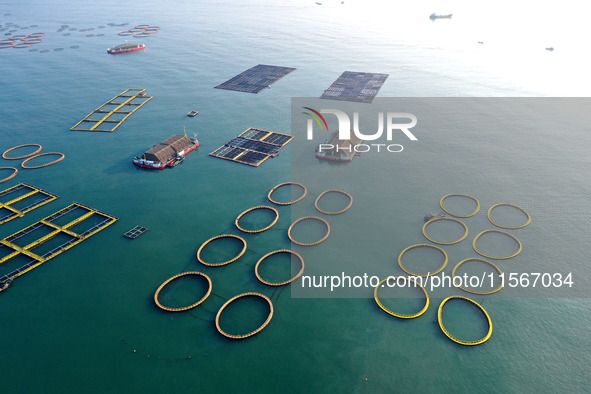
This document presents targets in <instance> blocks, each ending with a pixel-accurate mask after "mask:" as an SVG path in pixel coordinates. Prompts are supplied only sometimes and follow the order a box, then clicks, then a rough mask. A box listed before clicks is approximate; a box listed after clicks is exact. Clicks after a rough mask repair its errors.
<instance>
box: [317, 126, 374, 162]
mask: <svg viewBox="0 0 591 394" xmlns="http://www.w3.org/2000/svg"><path fill="white" fill-rule="evenodd" d="M362 143H363V140H362V139H361V138H359V137H357V136H356V135H355V133H353V131H351V139H348V140H340V139H339V132H338V130H337V131H335V132H334V133H332V134H331V136H330V137H329V138H328V139H327V140H326V142H324V143H323V144H319V145H318V146H317V147H316V157H317V158H319V159H323V160H332V161H352V160H353V159H354V158H355V155H357V154H358V152H357V151H356V149H357V145H359V144H362Z"/></svg>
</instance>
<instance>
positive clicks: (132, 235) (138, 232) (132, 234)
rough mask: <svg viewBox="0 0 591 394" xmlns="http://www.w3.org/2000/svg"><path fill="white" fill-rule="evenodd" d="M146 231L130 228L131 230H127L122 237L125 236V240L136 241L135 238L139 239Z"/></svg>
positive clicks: (137, 227) (140, 228)
mask: <svg viewBox="0 0 591 394" xmlns="http://www.w3.org/2000/svg"><path fill="white" fill-rule="evenodd" d="M146 231H148V229H147V228H145V227H142V226H135V227H134V228H132V229H131V230H129V231H128V232H126V233H125V234H123V235H124V236H126V237H127V238H131V239H136V238H137V237H139V236H140V235H142V234H143V233H145V232H146Z"/></svg>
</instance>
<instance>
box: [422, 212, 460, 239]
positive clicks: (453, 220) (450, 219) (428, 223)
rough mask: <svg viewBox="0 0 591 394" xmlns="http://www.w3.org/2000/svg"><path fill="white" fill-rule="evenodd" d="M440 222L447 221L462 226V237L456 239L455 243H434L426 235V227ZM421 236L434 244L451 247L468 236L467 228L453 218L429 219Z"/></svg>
mask: <svg viewBox="0 0 591 394" xmlns="http://www.w3.org/2000/svg"><path fill="white" fill-rule="evenodd" d="M440 220H447V221H452V222H456V223H459V224H461V225H462V227H464V235H462V236H461V237H460V238H459V239H456V240H455V241H451V242H443V241H436V240H434V239H433V238H431V237H429V236H428V235H427V231H426V229H427V226H429V225H430V224H432V223H435V222H437V221H440ZM423 235H424V236H425V238H427V239H428V240H429V241H431V242H434V243H436V244H440V245H453V244H457V243H458V242H460V241H462V240H464V238H466V237H467V236H468V227H466V225H465V224H464V223H462V222H461V221H459V220H458V219H454V218H435V219H431V220H429V221H428V222H427V223H425V224H424V225H423Z"/></svg>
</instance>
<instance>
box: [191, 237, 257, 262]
mask: <svg viewBox="0 0 591 394" xmlns="http://www.w3.org/2000/svg"><path fill="white" fill-rule="evenodd" d="M219 238H236V239H238V240H240V241H242V244H243V245H244V246H243V247H242V250H241V251H240V253H238V255H236V257H234V258H232V259H230V260H227V261H223V262H221V263H217V264H213V263H208V262H206V261H203V259H202V258H201V251H202V250H203V248H204V247H205V246H206V245H207V244H209V243H210V242H212V241H214V240H216V239H219ZM245 251H246V241H245V240H244V238H242V237H240V236H239V235H234V234H222V235H217V236H215V237H212V238H210V239H208V240H207V241H205V242H204V243H203V245H201V247H200V248H199V250H198V251H197V260H199V262H200V263H201V264H204V265H207V266H210V267H220V266H222V265H226V264H230V263H233V262H234V261H236V260H238V259H239V258H240V257H242V255H243V254H244V252H245Z"/></svg>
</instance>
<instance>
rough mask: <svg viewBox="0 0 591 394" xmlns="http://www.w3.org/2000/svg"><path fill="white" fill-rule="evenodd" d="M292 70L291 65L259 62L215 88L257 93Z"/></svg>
mask: <svg viewBox="0 0 591 394" xmlns="http://www.w3.org/2000/svg"><path fill="white" fill-rule="evenodd" d="M294 70H295V68H292V67H280V66H269V65H266V64H259V65H256V66H254V67H252V68H249V69H248V70H246V71H244V72H242V73H240V74H238V75H236V76H235V77H233V78H230V79H229V80H227V81H226V82H224V83H222V84H220V85H218V86H216V87H215V88H216V89H225V90H234V91H236V92H245V93H255V94H257V93H259V92H260V91H261V90H263V89H265V88H268V87H270V86H271V85H272V84H274V83H275V82H277V81H279V80H280V79H281V78H283V77H284V76H286V75H287V74H289V73H290V72H292V71H294Z"/></svg>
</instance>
